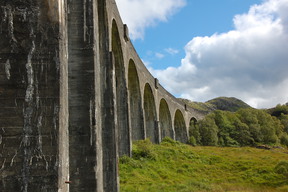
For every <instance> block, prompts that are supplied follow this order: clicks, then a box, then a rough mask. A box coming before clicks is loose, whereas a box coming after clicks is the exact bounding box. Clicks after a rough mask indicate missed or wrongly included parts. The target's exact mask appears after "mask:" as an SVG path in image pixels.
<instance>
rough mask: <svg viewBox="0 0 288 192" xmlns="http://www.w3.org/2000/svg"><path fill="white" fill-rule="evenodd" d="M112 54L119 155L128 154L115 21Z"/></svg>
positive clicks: (122, 69)
mask: <svg viewBox="0 0 288 192" xmlns="http://www.w3.org/2000/svg"><path fill="white" fill-rule="evenodd" d="M112 52H113V54H114V69H115V75H114V78H115V86H116V93H115V99H116V111H117V114H116V117H117V124H116V129H117V132H118V149H119V155H120V156H122V155H125V154H126V155H128V154H130V136H129V123H128V122H129V117H128V100H127V95H128V94H127V86H126V79H125V66H124V59H123V52H122V46H121V40H120V36H119V31H118V27H117V24H116V22H115V20H113V23H112Z"/></svg>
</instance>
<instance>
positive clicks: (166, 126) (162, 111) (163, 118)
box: [159, 99, 173, 140]
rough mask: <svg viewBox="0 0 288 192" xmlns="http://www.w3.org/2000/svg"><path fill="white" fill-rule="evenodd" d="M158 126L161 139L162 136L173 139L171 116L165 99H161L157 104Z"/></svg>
mask: <svg viewBox="0 0 288 192" xmlns="http://www.w3.org/2000/svg"><path fill="white" fill-rule="evenodd" d="M159 126H160V133H161V140H162V139H163V138H164V137H170V138H172V139H173V128H172V118H171V113H170V110H169V107H168V104H167V102H166V100H165V99H161V101H160V105H159Z"/></svg>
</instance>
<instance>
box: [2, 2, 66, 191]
mask: <svg viewBox="0 0 288 192" xmlns="http://www.w3.org/2000/svg"><path fill="white" fill-rule="evenodd" d="M0 8H1V11H0V21H1V22H0V69H1V70H0V114H1V116H0V130H1V131H0V134H1V135H0V138H1V139H0V164H1V166H0V173H1V177H0V191H57V190H58V189H63V190H64V191H67V190H68V188H67V187H66V184H65V183H64V182H63V181H64V180H66V179H68V173H67V167H68V164H67V163H66V159H67V152H68V150H67V147H64V146H61V144H60V143H59V141H61V142H67V140H66V139H67V135H66V134H67V132H66V131H67V124H65V119H67V114H65V113H67V110H65V107H67V104H66V103H65V101H64V100H65V97H66V94H65V87H63V86H61V85H60V83H59V82H60V81H65V78H66V77H63V76H62V75H65V74H63V72H64V71H65V66H66V67H67V65H66V63H65V57H64V58H62V56H63V53H64V51H63V48H64V47H65V46H64V47H61V46H62V45H63V44H62V40H59V36H60V34H62V31H61V30H62V29H63V26H61V25H62V24H63V25H64V23H61V22H65V20H63V18H61V17H60V12H62V11H63V12H64V10H61V9H64V6H63V5H62V4H61V3H58V1H50V2H49V3H48V2H46V1H36V0H30V1H25V2H23V1H19V0H18V1H16V0H14V1H12V0H9V1H8V0H7V1H6V0H2V1H1V2H0ZM63 38H65V37H64V36H63ZM63 40H64V39H63ZM60 49H62V50H60ZM60 57H61V58H60ZM60 65H61V66H60ZM60 68H61V70H62V71H63V72H60ZM60 89H61V91H60ZM60 92H61V97H62V98H60ZM63 101H64V102H63ZM60 105H61V107H62V109H60ZM60 110H61V113H60ZM60 118H61V120H60ZM59 151H63V153H59ZM60 159H61V160H60ZM58 175H61V179H59V178H58ZM60 182H61V183H60Z"/></svg>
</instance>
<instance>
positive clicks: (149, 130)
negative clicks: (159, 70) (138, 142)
mask: <svg viewBox="0 0 288 192" xmlns="http://www.w3.org/2000/svg"><path fill="white" fill-rule="evenodd" d="M144 114H145V128H146V138H149V139H150V140H151V141H152V142H153V143H159V130H158V123H157V115H156V107H155V99H154V95H153V92H152V89H151V86H150V85H149V83H146V85H145V88H144Z"/></svg>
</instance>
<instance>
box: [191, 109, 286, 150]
mask: <svg viewBox="0 0 288 192" xmlns="http://www.w3.org/2000/svg"><path fill="white" fill-rule="evenodd" d="M189 132H190V136H191V138H190V141H192V142H194V141H196V142H194V143H192V144H193V145H204V146H228V147H233V146H234V147H236V146H257V145H269V146H275V145H276V146H279V145H284V146H288V106H287V105H277V106H276V107H275V108H273V109H269V110H259V109H253V108H242V109H239V110H238V111H236V112H230V111H221V110H216V111H213V112H212V113H210V114H208V115H207V116H205V118H204V119H203V120H200V121H198V122H197V123H194V122H193V123H191V125H190V129H189Z"/></svg>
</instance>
